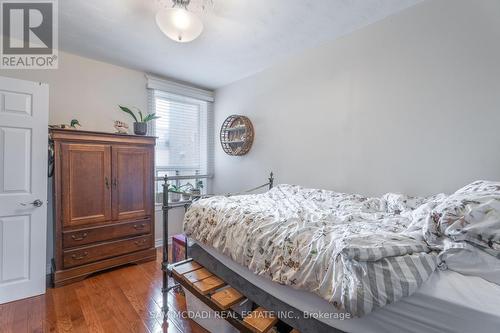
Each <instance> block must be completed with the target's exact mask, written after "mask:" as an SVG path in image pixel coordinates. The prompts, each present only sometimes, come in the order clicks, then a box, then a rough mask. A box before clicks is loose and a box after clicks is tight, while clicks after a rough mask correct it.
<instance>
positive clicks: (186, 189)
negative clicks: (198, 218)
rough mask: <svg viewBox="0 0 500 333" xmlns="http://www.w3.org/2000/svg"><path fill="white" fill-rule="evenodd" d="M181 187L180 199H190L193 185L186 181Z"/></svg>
mask: <svg viewBox="0 0 500 333" xmlns="http://www.w3.org/2000/svg"><path fill="white" fill-rule="evenodd" d="M181 189H182V190H183V191H182V193H181V196H182V201H188V200H191V191H192V190H193V185H191V183H187V184H186V185H182V186H181Z"/></svg>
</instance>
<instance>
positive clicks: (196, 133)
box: [150, 90, 213, 202]
mask: <svg viewBox="0 0 500 333" xmlns="http://www.w3.org/2000/svg"><path fill="white" fill-rule="evenodd" d="M150 94H152V96H151V97H150V105H151V106H150V108H151V112H155V113H156V115H157V116H159V117H160V118H159V119H157V120H156V121H155V124H154V133H155V135H156V136H157V137H158V140H157V142H156V156H155V157H156V159H155V160H156V177H163V176H164V175H165V174H168V175H169V176H173V175H195V174H200V175H202V174H203V175H204V174H209V171H210V169H211V168H210V162H211V158H210V157H211V155H212V154H211V150H212V149H213V144H211V143H212V142H211V141H212V140H211V139H210V138H211V137H212V134H213V133H212V126H211V119H212V117H211V114H210V113H211V105H210V103H209V102H206V101H203V100H198V99H195V98H189V97H184V96H180V95H175V94H171V93H166V92H163V91H160V90H151V91H150ZM196 181H197V180H194V179H193V180H187V181H182V182H177V183H176V185H177V186H182V185H184V186H185V188H187V187H189V186H190V185H192V186H195V185H196ZM200 181H202V183H203V189H202V190H203V191H204V192H206V189H207V185H208V184H206V179H200ZM188 183H189V184H190V185H188ZM162 192H163V187H162V183H161V182H157V187H156V201H157V202H161V200H162V194H163V193H162Z"/></svg>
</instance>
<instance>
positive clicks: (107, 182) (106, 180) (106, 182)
mask: <svg viewBox="0 0 500 333" xmlns="http://www.w3.org/2000/svg"><path fill="white" fill-rule="evenodd" d="M104 183H105V184H106V188H107V189H108V190H109V180H108V177H104Z"/></svg>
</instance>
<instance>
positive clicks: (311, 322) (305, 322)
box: [156, 172, 343, 333]
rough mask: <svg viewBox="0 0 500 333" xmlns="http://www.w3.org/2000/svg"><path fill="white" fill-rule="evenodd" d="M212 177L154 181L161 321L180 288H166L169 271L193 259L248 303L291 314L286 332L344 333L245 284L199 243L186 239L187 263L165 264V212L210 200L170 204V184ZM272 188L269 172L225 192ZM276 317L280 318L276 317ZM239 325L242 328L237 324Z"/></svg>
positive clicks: (170, 275)
mask: <svg viewBox="0 0 500 333" xmlns="http://www.w3.org/2000/svg"><path fill="white" fill-rule="evenodd" d="M208 178H211V176H210V175H192V176H191V175H190V176H171V177H168V176H167V175H166V176H165V177H158V178H157V179H156V180H159V181H163V205H162V210H163V259H162V264H161V268H162V274H163V281H162V289H161V292H162V297H163V309H162V310H163V318H164V321H167V320H168V293H169V291H170V290H172V289H174V288H177V287H179V286H180V284H179V283H175V284H173V285H171V286H169V285H168V278H169V277H172V276H173V274H172V270H173V269H174V267H176V266H179V265H182V264H184V263H186V262H189V261H192V260H196V261H197V262H199V263H200V264H202V265H203V266H204V267H206V268H207V269H208V270H209V271H211V272H212V273H214V274H216V275H217V276H219V277H220V278H222V279H223V280H224V281H226V282H227V283H229V284H230V285H231V286H232V287H233V288H235V289H236V290H238V291H239V292H240V293H241V294H243V295H244V296H245V297H247V298H249V299H251V301H253V302H256V303H258V304H259V305H260V306H263V307H264V308H266V309H270V310H273V311H275V312H277V313H287V314H293V315H291V316H289V317H287V318H279V319H280V320H281V322H282V324H281V325H282V326H284V327H285V330H284V331H285V332H286V331H289V330H290V329H291V327H294V328H297V329H299V330H300V332H303V333H323V332H324V333H327V332H328V333H343V331H341V330H338V329H336V328H334V327H331V326H329V325H327V324H325V323H323V322H321V321H319V320H317V319H315V318H311V317H306V316H305V314H304V313H303V312H302V311H300V310H298V309H296V308H294V307H293V306H291V305H289V304H286V303H285V302H283V301H281V300H280V299H278V298H276V297H274V296H272V295H270V294H268V293H267V292H265V291H263V290H262V289H260V288H259V287H258V286H256V285H253V284H252V283H250V282H248V281H247V280H246V279H244V278H242V277H241V276H239V275H238V274H237V273H235V272H233V271H232V270H231V269H229V268H227V267H226V266H225V265H224V264H222V263H221V262H219V261H218V260H217V259H216V258H214V257H213V256H211V255H210V254H209V253H208V252H206V251H205V250H203V249H202V248H201V247H200V246H199V245H198V244H196V243H195V244H194V245H192V246H188V241H187V239H186V243H185V253H186V260H183V261H180V262H177V263H173V264H169V263H168V255H169V250H168V239H169V237H168V212H169V210H170V209H174V208H179V207H184V210H187V209H188V208H189V206H190V205H191V204H192V203H193V201H196V200H198V199H199V198H203V197H209V196H210V195H205V196H200V197H197V198H194V199H192V200H189V201H184V202H176V203H170V202H169V198H168V186H169V182H170V181H179V180H188V179H208ZM273 186H274V175H273V173H272V172H271V173H270V175H269V178H268V182H267V183H265V184H263V185H260V186H257V187H254V188H252V189H249V190H246V191H243V192H239V193H228V194H226V196H233V195H241V194H248V193H251V192H254V191H256V190H259V189H262V188H265V187H268V188H269V189H272V188H273ZM188 253H189V259H187V258H188ZM278 317H279V316H278ZM231 323H232V324H233V325H236V326H235V327H237V328H238V329H239V330H243V331H246V329H245V328H244V327H239V326H238V322H237V321H236V322H234V321H231ZM240 326H241V325H240Z"/></svg>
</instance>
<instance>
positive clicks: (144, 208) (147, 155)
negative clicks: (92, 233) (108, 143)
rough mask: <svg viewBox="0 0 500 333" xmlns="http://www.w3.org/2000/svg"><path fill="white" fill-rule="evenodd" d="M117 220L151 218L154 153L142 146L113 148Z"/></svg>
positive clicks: (115, 215)
mask: <svg viewBox="0 0 500 333" xmlns="http://www.w3.org/2000/svg"><path fill="white" fill-rule="evenodd" d="M112 165H113V219H114V220H127V219H132V218H140V217H147V216H151V211H152V204H153V202H152V200H153V150H152V148H151V147H142V146H118V145H117V146H113V159H112Z"/></svg>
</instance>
